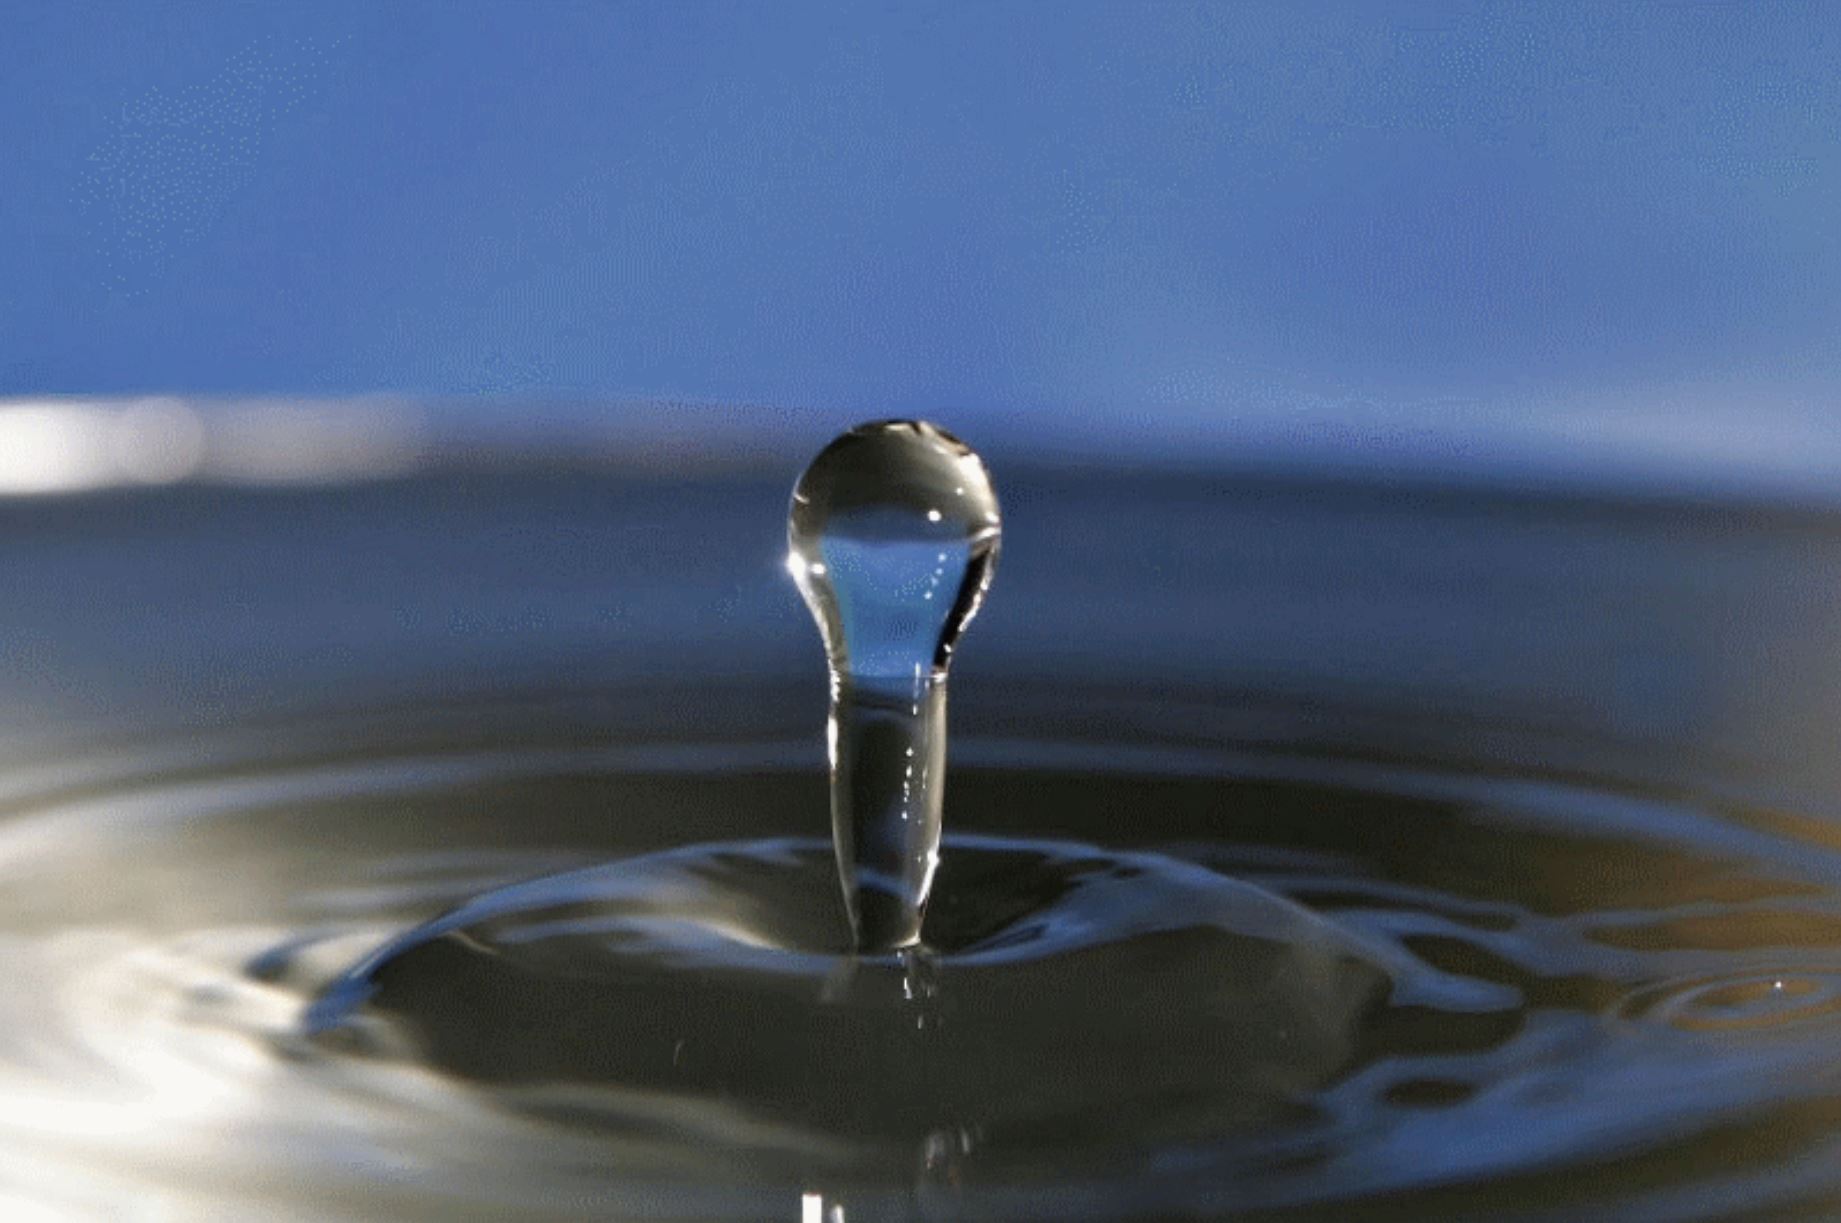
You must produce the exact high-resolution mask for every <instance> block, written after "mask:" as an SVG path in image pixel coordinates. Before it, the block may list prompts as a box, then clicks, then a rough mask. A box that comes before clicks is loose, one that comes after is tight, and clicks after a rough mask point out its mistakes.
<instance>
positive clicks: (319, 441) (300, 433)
mask: <svg viewBox="0 0 1841 1223" xmlns="http://www.w3.org/2000/svg"><path fill="white" fill-rule="evenodd" d="M424 426H425V421H424V417H423V413H422V412H421V410H420V409H418V408H416V407H414V406H413V405H409V404H406V403H401V402H398V401H395V400H380V399H358V400H345V401H324V400H322V401H293V400H256V401H239V402H227V403H214V404H200V405H194V404H190V403H187V402H186V401H184V400H181V399H178V398H174V397H171V396H155V397H144V398H136V399H109V400H103V399H74V398H73V399H64V398H43V399H0V497H30V496H43V495H49V494H60V493H64V494H68V493H84V492H97V491H101V490H105V489H111V488H130V487H136V486H143V485H160V484H173V483H177V482H180V481H185V480H203V481H209V482H213V483H221V484H296V485H298V484H336V483H344V482H349V481H355V480H370V479H380V478H384V477H387V476H392V475H396V474H400V473H401V472H404V471H406V470H409V469H410V468H412V467H413V466H414V465H415V464H416V463H417V461H418V460H420V459H421V457H422V456H423V453H424V451H425V449H426V438H425V432H426V430H425V427H424Z"/></svg>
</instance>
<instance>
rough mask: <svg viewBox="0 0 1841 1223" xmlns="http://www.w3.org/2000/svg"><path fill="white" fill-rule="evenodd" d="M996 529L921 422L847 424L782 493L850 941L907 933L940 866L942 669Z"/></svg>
mask: <svg viewBox="0 0 1841 1223" xmlns="http://www.w3.org/2000/svg"><path fill="white" fill-rule="evenodd" d="M1002 531H1003V526H1002V520H1001V517H1000V514H999V511H998V505H997V493H996V491H995V490H994V489H993V488H992V486H991V477H990V474H989V473H988V472H987V471H986V470H985V466H984V463H983V461H982V460H981V459H979V457H978V456H977V455H976V454H975V453H973V452H972V450H971V448H970V447H968V446H967V445H966V444H965V443H964V442H961V441H960V440H959V439H958V438H956V437H954V436H953V435H952V434H950V433H948V432H946V431H945V430H944V429H941V428H939V427H938V426H937V425H932V424H928V423H926V422H925V421H909V420H888V421H876V422H873V423H871V424H865V425H859V426H858V427H856V428H854V429H851V430H850V431H849V432H847V433H844V434H843V435H841V436H840V437H838V438H837V439H836V440H834V441H833V442H832V443H831V444H830V445H828V446H826V447H825V448H824V449H823V450H822V451H820V452H819V454H818V457H817V458H815V459H813V460H812V463H811V465H810V466H809V467H807V468H806V469H805V473H804V474H803V475H801V476H800V477H799V482H798V484H797V486H795V488H794V489H793V497H792V506H791V509H790V511H789V513H788V515H787V526H786V536H787V545H788V552H787V568H788V569H789V570H791V572H792V574H793V578H794V580H795V581H797V582H798V584H799V591H800V593H801V594H802V595H803V596H804V597H805V601H806V605H807V606H808V607H809V608H811V611H812V616H813V618H814V619H816V620H817V621H818V629H819V633H820V635H821V636H822V637H823V638H824V644H825V656H826V658H827V660H828V662H829V664H830V669H831V716H830V723H829V732H828V736H827V742H828V744H829V749H830V768H831V830H832V838H833V841H834V844H835V846H836V851H837V864H838V873H839V877H840V879H841V881H842V883H843V888H844V900H845V907H846V909H847V911H848V913H849V915H850V922H851V927H852V929H853V930H854V931H855V934H856V940H857V946H858V948H859V949H860V950H863V951H869V952H881V951H891V950H895V949H898V948H902V947H909V946H912V945H914V944H915V943H917V942H918V941H919V940H920V936H921V922H922V919H923V917H924V915H925V912H926V906H927V897H928V893H929V891H930V890H931V888H932V886H933V876H934V872H935V870H936V868H937V867H938V864H939V846H940V831H941V802H942V797H943V793H944V789H945V780H946V779H945V770H946V675H947V667H948V665H949V664H950V663H951V661H952V651H953V646H954V644H955V643H956V642H957V641H958V639H959V635H960V633H962V632H964V630H965V626H966V624H967V623H968V622H970V620H971V618H972V617H973V616H974V615H975V614H976V613H977V611H978V606H979V604H980V602H982V600H983V599H984V594H985V591H986V590H987V589H988V588H989V586H990V584H991V576H992V573H993V571H994V570H995V567H996V564H997V552H998V546H999V541H1000V538H1001V535H1002Z"/></svg>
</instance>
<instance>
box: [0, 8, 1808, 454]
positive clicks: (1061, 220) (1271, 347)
mask: <svg viewBox="0 0 1841 1223" xmlns="http://www.w3.org/2000/svg"><path fill="white" fill-rule="evenodd" d="M5 13H6V16H7V24H8V28H9V46H8V50H7V52H6V63H7V67H8V71H7V72H6V73H4V74H0V118H4V119H5V122H0V173H4V174H5V179H6V182H5V190H4V191H0V235H3V236H4V240H3V241H0V286H6V287H5V288H0V398H4V399H10V400H26V399H32V398H38V397H43V396H46V395H91V396H111V397H121V396H140V395H185V396H203V397H225V396H227V397H231V398H236V397H250V396H282V397H285V396H293V395H306V396H315V397H344V396H352V395H366V394H376V393H384V394H392V395H400V396H405V397H409V398H414V399H418V400H423V401H426V402H440V403H443V404H448V405H459V404H465V406H464V407H461V406H450V407H444V408H443V409H442V410H443V411H444V412H453V413H456V414H458V415H465V416H468V417H470V418H471V419H474V420H482V421H484V420H489V419H491V418H493V417H494V416H495V415H497V416H499V417H502V418H503V419H504V420H505V421H507V422H511V423H513V424H515V421H512V417H513V415H514V414H515V413H516V412H517V411H519V410H520V409H519V408H518V407H517V406H516V405H518V404H520V403H523V404H529V403H531V402H535V401H543V402H545V403H547V404H549V405H551V407H550V409H548V410H552V411H555V412H557V413H558V416H559V419H563V420H565V421H566V419H567V418H569V417H570V414H571V412H580V411H587V410H588V409H583V408H580V407H579V405H582V404H593V403H599V402H610V401H633V400H646V401H658V400H669V401H673V402H677V403H680V404H683V405H712V404H714V405H723V404H728V405H750V404H753V405H774V406H773V407H772V408H767V409H762V411H771V412H783V413H788V414H792V415H794V416H796V417H801V418H805V417H811V418H815V419H817V418H822V419H827V420H828V419H833V418H836V419H843V418H844V417H848V418H850V419H861V418H866V417H878V416H892V415H929V416H940V417H943V418H946V419H949V420H950V419H953V418H955V417H956V416H957V415H960V414H968V415H970V416H972V417H973V418H975V419H982V418H986V417H990V418H998V417H1004V416H1014V417H1017V418H1019V425H1018V427H1019V428H1021V427H1024V426H1023V425H1022V424H1021V423H1020V422H1022V421H1034V422H1036V424H1037V426H1038V427H1041V428H1044V429H1055V430H1062V429H1065V430H1068V431H1071V432H1072V433H1074V434H1076V435H1083V436H1084V435H1089V434H1098V435H1117V436H1121V437H1128V438H1129V437H1132V436H1135V435H1137V434H1138V433H1140V432H1144V433H1148V434H1150V435H1155V436H1164V437H1166V438H1177V439H1181V438H1186V437H1195V436H1203V437H1207V436H1212V435H1214V434H1217V433H1222V432H1231V431H1232V430H1233V429H1234V428H1236V427H1239V426H1240V425H1241V424H1242V423H1244V422H1247V421H1252V422H1254V426H1257V424H1258V422H1261V421H1271V420H1279V419H1281V418H1283V417H1285V415H1286V414H1288V413H1289V414H1293V415H1295V417H1296V419H1297V420H1298V421H1299V422H1302V423H1301V425H1300V428H1302V429H1304V430H1305V431H1306V432H1309V431H1311V430H1312V429H1315V430H1316V432H1317V433H1319V434H1322V433H1325V431H1326V430H1330V431H1333V429H1334V428H1335V427H1337V425H1338V422H1346V421H1356V422H1371V424H1370V426H1368V427H1366V432H1368V433H1373V434H1375V435H1376V436H1377V437H1384V436H1385V435H1386V434H1387V432H1388V429H1389V427H1390V426H1398V427H1402V428H1407V429H1409V430H1411V429H1425V430H1430V431H1432V432H1434V433H1436V432H1438V431H1440V430H1448V431H1450V432H1451V433H1452V434H1453V435H1454V436H1460V437H1461V436H1465V435H1467V434H1470V433H1475V432H1477V431H1478V430H1481V431H1482V433H1483V434H1484V435H1490V434H1492V433H1494V432H1499V431H1500V430H1499V429H1497V427H1496V425H1495V424H1494V423H1493V422H1496V421H1497V420H1498V419H1499V418H1505V417H1509V416H1518V415H1519V416H1538V417H1542V418H1544V419H1547V420H1550V421H1557V422H1561V424H1560V425H1558V426H1555V427H1556V428H1559V429H1560V432H1561V434H1562V436H1566V426H1565V425H1564V422H1566V421H1567V420H1571V419H1574V418H1580V417H1584V418H1589V419H1591V420H1594V421H1609V422H1612V423H1616V422H1619V421H1621V422H1622V424H1621V428H1622V429H1623V431H1624V432H1625V433H1631V432H1636V433H1642V432H1644V431H1649V432H1657V431H1660V432H1662V433H1666V432H1668V429H1669V423H1670V422H1671V421H1672V420H1674V419H1676V418H1681V419H1684V420H1687V421H1689V422H1691V423H1692V429H1690V432H1693V431H1694V430H1699V432H1700V433H1702V434H1704V433H1708V432H1709V431H1711V432H1714V433H1717V432H1718V431H1719V430H1720V429H1722V428H1723V429H1725V430H1726V431H1727V432H1728V433H1733V432H1737V431H1741V430H1742V429H1743V428H1747V427H1751V426H1753V425H1754V424H1757V423H1759V422H1762V427H1763V428H1764V429H1765V431H1766V433H1771V432H1772V431H1773V430H1775V431H1776V433H1777V434H1785V435H1787V436H1788V437H1789V439H1790V441H1789V442H1788V445H1789V446H1790V447H1791V448H1792V449H1796V448H1800V447H1801V446H1802V445H1803V444H1804V440H1805V435H1807V434H1815V435H1817V436H1821V435H1824V434H1825V432H1826V425H1827V422H1826V418H1827V414H1828V412H1829V411H1830V409H1831V408H1832V406H1833V405H1834V404H1835V402H1836V400H1837V398H1841V396H1838V395H1837V392H1838V391H1841V343H1837V342H1836V336H1837V335H1838V334H1841V327H1838V326H1837V325H1838V324H1841V293H1837V292H1836V291H1835V287H1836V285H1838V284H1841V235H1838V231H1837V227H1836V225H1835V222H1834V218H1835V217H1837V216H1841V145H1838V142H1837V141H1836V138H1835V133H1836V132H1837V131H1841V75H1838V74H1836V73H1835V72H1834V71H1833V65H1834V64H1835V62H1836V54H1835V53H1836V51H1837V50H1841V30H1838V29H1837V27H1836V23H1834V22H1833V21H1832V10H1829V9H1827V8H1826V6H1824V5H1822V4H1820V3H1789V2H1785V3H1758V4H1723V3H1697V4H1684V3H1663V2H1660V0H1652V2H1647V3H1628V4H1620V5H1615V6H1610V5H1606V6H1560V5H1552V6H1547V5H1530V6H1506V5H1505V6H1490V5H1462V6H1460V5H1452V4H1427V3H1394V4H1386V5H1375V4H1368V3H1330V2H1324V3H1313V4H1285V5H1277V4H1274V5H1231V6H1230V5H1195V4H1177V3H1172V4H1159V5H1125V4H1099V3H1086V4H1070V5H1064V6H1057V7H1056V8H1055V10H1054V15H1053V18H1052V19H1049V18H1047V17H1046V16H1045V13H1044V9H1043V8H1042V7H1039V6H1035V5H1029V4H1021V3H1016V4H997V5H988V6H972V5H932V4H866V5H859V4H851V5H843V4H831V3H801V4H789V5H775V6H749V5H742V4H709V3H691V2H685V3H674V4H669V5H663V4H587V3H583V4H576V3H564V2H562V0H557V2H554V3H546V4H542V5H530V4H517V3H511V2H509V0H494V2H487V0H475V2H471V3H458V2H456V3H434V2H432V0H428V2H421V3H410V2H405V3H401V4H394V5H389V6H375V5H370V4H361V3H357V2H356V0H335V2H331V3H326V4H316V5H314V6H312V7H311V8H309V7H307V6H247V5H240V4H232V3H228V2H227V0H152V2H150V3H147V4H143V5H136V6H120V5H114V4H109V3H100V2H96V0H76V2H73V3H68V4H62V5H41V4H35V3H30V2H28V0H13V2H12V3H10V4H6V5H5ZM570 404H575V405H578V406H577V407H575V408H571V407H569V406H568V405H570ZM1773 422H1776V423H1773ZM1782 422H1789V423H1788V424H1787V425H1784V424H1782ZM1608 431H1609V432H1614V430H1607V429H1599V430H1597V432H1596V434H1595V436H1603V435H1605V434H1606V433H1607V432H1608ZM1255 432H1257V428H1255ZM1358 432H1360V430H1358ZM1697 436H1698V434H1697ZM1357 440H1358V441H1359V439H1357ZM1651 441H1652V443H1653V444H1664V445H1666V444H1670V439H1668V438H1666V437H1663V438H1660V439H1651ZM1361 444H1378V443H1373V442H1372V440H1371V441H1369V442H1362V443H1361Z"/></svg>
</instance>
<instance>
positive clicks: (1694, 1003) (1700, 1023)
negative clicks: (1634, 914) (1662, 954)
mask: <svg viewBox="0 0 1841 1223" xmlns="http://www.w3.org/2000/svg"><path fill="white" fill-rule="evenodd" d="M1620 1013H1621V1014H1622V1016H1623V1017H1624V1018H1625V1019H1630V1020H1637V1021H1641V1022H1645V1023H1657V1024H1665V1025H1667V1026H1669V1027H1673V1028H1680V1029H1682V1030H1684V1031H1691V1032H1727V1031H1744V1030H1754V1029H1772V1028H1790V1027H1795V1026H1798V1025H1802V1024H1809V1023H1816V1022H1819V1021H1823V1020H1832V1019H1834V1018H1835V1017H1836V1016H1837V1015H1841V972H1809V971H1807V970H1797V971H1785V972H1782V973H1757V974H1750V975H1746V976H1729V977H1700V978H1694V979H1689V980H1677V981H1669V982H1665V983H1663V984H1660V985H1656V986H1653V987H1651V988H1649V989H1645V990H1643V991H1641V992H1639V993H1636V994H1633V995H1632V996H1631V997H1630V998H1628V999H1627V1000H1626V1001H1625V1003H1624V1005H1623V1007H1622V1008H1621V1009H1620Z"/></svg>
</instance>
